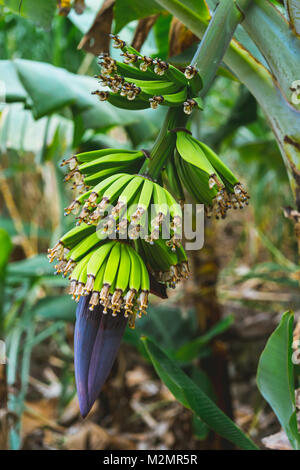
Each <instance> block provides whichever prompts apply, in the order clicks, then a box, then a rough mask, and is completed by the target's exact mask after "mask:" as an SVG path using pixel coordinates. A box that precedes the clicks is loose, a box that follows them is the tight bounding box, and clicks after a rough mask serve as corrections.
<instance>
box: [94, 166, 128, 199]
mask: <svg viewBox="0 0 300 470" xmlns="http://www.w3.org/2000/svg"><path fill="white" fill-rule="evenodd" d="M125 175H126V173H115V174H113V175H111V176H109V177H108V178H105V180H103V181H100V183H98V184H97V185H96V186H94V187H93V188H92V190H91V194H90V196H89V199H88V200H89V202H90V203H92V204H93V203H95V202H96V200H97V199H98V198H100V197H101V196H102V195H103V193H104V192H105V191H106V189H107V188H108V187H109V186H110V185H111V184H112V183H114V182H115V181H116V180H117V179H119V178H121V177H122V176H125Z"/></svg>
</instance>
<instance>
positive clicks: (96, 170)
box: [61, 149, 145, 193]
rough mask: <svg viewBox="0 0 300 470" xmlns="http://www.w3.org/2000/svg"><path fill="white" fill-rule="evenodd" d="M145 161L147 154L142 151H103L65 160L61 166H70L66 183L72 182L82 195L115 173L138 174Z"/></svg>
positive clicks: (78, 155)
mask: <svg viewBox="0 0 300 470" xmlns="http://www.w3.org/2000/svg"><path fill="white" fill-rule="evenodd" d="M144 160H145V154H144V152H142V151H140V152H137V151H131V150H124V149H102V150H93V151H91V152H83V153H79V154H77V155H75V156H72V157H71V158H69V159H68V160H63V162H62V163H61V166H64V165H68V166H69V170H70V171H69V173H67V175H66V176H65V181H71V182H72V183H73V186H72V189H77V190H79V192H81V193H82V192H84V190H85V189H87V188H88V187H91V186H94V185H97V184H98V183H100V182H101V181H103V180H104V179H105V178H108V177H110V176H113V175H114V174H115V173H120V172H122V173H129V174H135V173H138V171H139V169H140V168H141V166H142V164H143V162H144Z"/></svg>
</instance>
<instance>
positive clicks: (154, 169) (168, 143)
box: [139, 108, 188, 180]
mask: <svg viewBox="0 0 300 470" xmlns="http://www.w3.org/2000/svg"><path fill="white" fill-rule="evenodd" d="M187 120H188V116H187V115H186V114H184V112H183V111H182V110H181V109H179V108H169V110H168V112H167V115H166V117H165V120H164V122H163V125H162V127H161V129H160V132H159V134H158V136H157V138H156V141H155V143H154V146H153V148H152V150H151V153H150V158H149V159H148V160H146V161H145V163H144V164H143V166H142V168H141V170H140V172H139V173H140V174H142V175H143V176H148V177H149V178H151V179H153V180H156V179H157V178H158V176H159V174H160V171H161V169H162V167H163V166H164V164H165V162H166V160H167V158H168V157H169V156H170V155H171V154H172V153H173V151H174V148H175V144H176V134H175V133H174V132H172V129H175V128H176V127H185V125H186V122H187Z"/></svg>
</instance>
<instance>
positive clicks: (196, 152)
mask: <svg viewBox="0 0 300 470" xmlns="http://www.w3.org/2000/svg"><path fill="white" fill-rule="evenodd" d="M176 147H177V150H178V152H179V154H180V156H181V157H182V158H183V159H184V160H185V161H186V162H188V163H191V164H192V165H194V166H196V167H198V168H200V170H202V171H204V172H205V173H207V174H208V175H209V176H212V175H214V174H215V169H214V167H213V166H212V164H211V163H210V161H209V160H208V159H207V157H206V155H205V153H204V152H203V150H202V149H201V147H200V145H199V142H198V141H197V140H196V139H194V137H192V136H191V135H190V134H188V133H187V132H183V131H180V132H177V138H176Z"/></svg>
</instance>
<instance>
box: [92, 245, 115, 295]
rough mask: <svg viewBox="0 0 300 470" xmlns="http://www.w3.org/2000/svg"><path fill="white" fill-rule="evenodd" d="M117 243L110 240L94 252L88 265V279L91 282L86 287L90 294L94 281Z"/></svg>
mask: <svg viewBox="0 0 300 470" xmlns="http://www.w3.org/2000/svg"><path fill="white" fill-rule="evenodd" d="M115 243H116V242H115V241H114V240H110V241H108V242H107V243H104V244H103V245H102V246H100V247H99V248H97V249H96V250H95V251H93V254H92V256H91V258H90V260H89V262H88V264H87V276H88V279H90V282H89V283H87V285H86V290H87V292H90V291H91V290H92V289H93V285H94V279H95V277H96V275H97V273H98V271H99V269H100V268H101V266H102V264H103V263H104V261H105V259H106V258H107V256H108V254H109V253H110V250H111V249H112V248H113V246H114V244H115Z"/></svg>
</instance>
